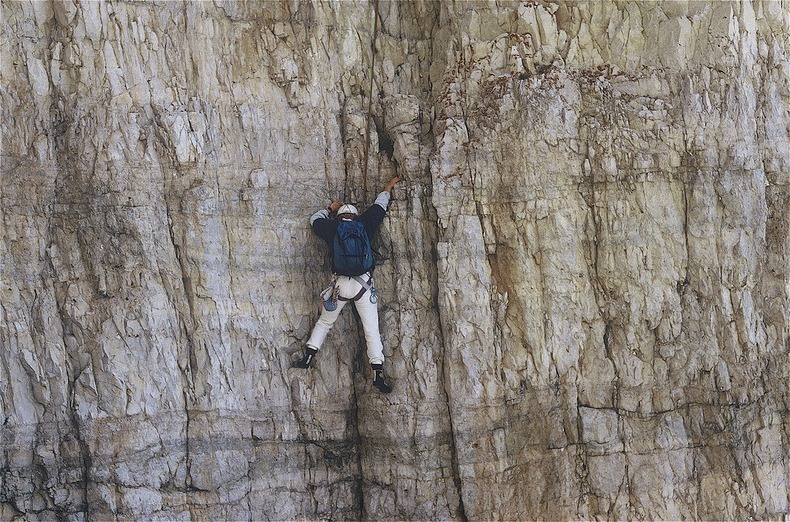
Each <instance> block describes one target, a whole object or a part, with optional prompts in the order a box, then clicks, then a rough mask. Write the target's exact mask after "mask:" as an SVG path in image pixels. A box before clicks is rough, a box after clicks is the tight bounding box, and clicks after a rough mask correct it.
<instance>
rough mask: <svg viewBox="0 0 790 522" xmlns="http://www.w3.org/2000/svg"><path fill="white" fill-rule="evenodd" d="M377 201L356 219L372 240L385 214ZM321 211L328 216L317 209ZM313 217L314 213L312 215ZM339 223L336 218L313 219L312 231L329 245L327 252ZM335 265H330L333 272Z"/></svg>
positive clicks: (330, 249) (333, 240)
mask: <svg viewBox="0 0 790 522" xmlns="http://www.w3.org/2000/svg"><path fill="white" fill-rule="evenodd" d="M378 201H379V200H377V202H376V203H375V204H373V205H371V206H370V207H369V208H368V209H367V210H366V211H364V212H363V213H362V214H360V216H359V217H357V218H356V219H357V220H358V221H361V222H362V226H364V227H365V233H366V234H367V235H368V239H370V240H371V241H373V237H374V236H375V234H376V232H377V231H378V229H379V225H381V222H382V221H384V216H385V215H386V214H387V211H386V210H385V209H384V207H383V206H381V204H380V203H379V202H378ZM319 212H323V215H324V216H328V215H329V213H328V212H326V211H319ZM313 217H315V214H314V215H313ZM339 225H340V220H339V219H337V218H334V219H332V218H329V217H317V218H316V219H315V220H314V221H313V232H315V234H316V235H317V236H318V237H320V238H321V239H323V240H324V242H326V244H327V245H329V252H330V254H331V253H332V249H333V247H334V244H335V233H336V232H337V227H338V226H339ZM334 270H335V267H334V266H333V267H332V271H333V272H334Z"/></svg>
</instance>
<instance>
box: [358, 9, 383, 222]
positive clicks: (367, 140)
mask: <svg viewBox="0 0 790 522" xmlns="http://www.w3.org/2000/svg"><path fill="white" fill-rule="evenodd" d="M378 31H379V0H375V1H374V2H373V37H372V38H371V44H370V84H369V86H368V116H367V118H366V121H365V146H364V147H363V151H364V156H363V157H364V159H363V161H362V197H361V198H360V201H361V202H362V204H361V207H362V210H364V209H365V198H366V197H367V193H368V149H369V148H370V112H371V107H373V67H374V66H375V65H376V36H377V35H378Z"/></svg>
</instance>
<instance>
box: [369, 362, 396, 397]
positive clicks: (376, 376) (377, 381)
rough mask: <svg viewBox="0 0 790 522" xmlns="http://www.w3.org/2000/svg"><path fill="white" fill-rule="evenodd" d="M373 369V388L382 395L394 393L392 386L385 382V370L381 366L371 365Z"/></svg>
mask: <svg viewBox="0 0 790 522" xmlns="http://www.w3.org/2000/svg"><path fill="white" fill-rule="evenodd" d="M370 366H371V367H372V368H373V386H374V387H375V388H376V389H378V391H380V392H381V393H389V392H391V391H392V386H390V385H389V384H387V383H386V382H385V381H384V368H383V365H381V364H371V365H370Z"/></svg>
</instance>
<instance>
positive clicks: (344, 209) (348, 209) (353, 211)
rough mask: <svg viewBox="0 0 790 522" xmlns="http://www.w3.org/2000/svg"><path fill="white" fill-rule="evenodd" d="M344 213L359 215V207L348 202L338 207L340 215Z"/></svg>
mask: <svg viewBox="0 0 790 522" xmlns="http://www.w3.org/2000/svg"><path fill="white" fill-rule="evenodd" d="M343 214H354V215H355V216H358V215H359V211H358V210H357V207H355V206H354V205H349V204H348V203H346V204H345V205H343V206H342V207H340V208H339V209H337V215H338V216H342V215H343Z"/></svg>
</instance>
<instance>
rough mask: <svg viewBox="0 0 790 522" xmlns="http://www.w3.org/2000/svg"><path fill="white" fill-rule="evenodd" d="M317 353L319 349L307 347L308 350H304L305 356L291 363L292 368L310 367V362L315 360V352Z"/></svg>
mask: <svg viewBox="0 0 790 522" xmlns="http://www.w3.org/2000/svg"><path fill="white" fill-rule="evenodd" d="M317 353H318V350H313V349H312V348H307V350H305V352H304V357H302V358H301V359H299V360H298V361H294V363H293V364H292V365H291V368H309V367H310V364H311V363H312V362H313V357H315V354H317Z"/></svg>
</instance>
